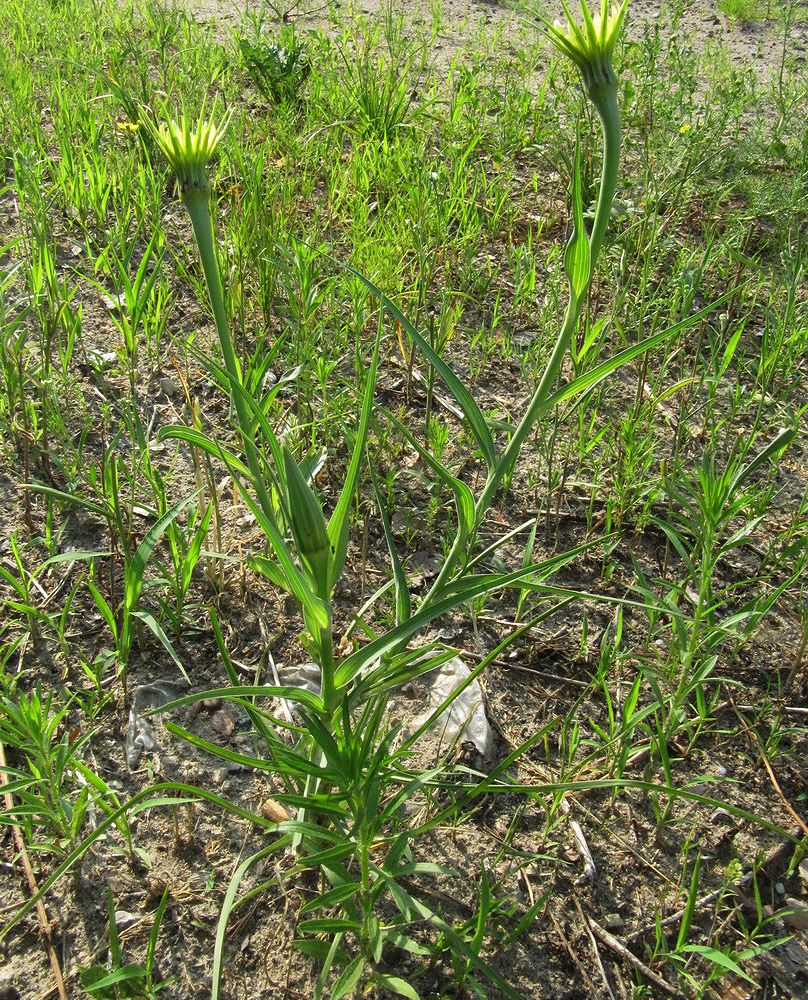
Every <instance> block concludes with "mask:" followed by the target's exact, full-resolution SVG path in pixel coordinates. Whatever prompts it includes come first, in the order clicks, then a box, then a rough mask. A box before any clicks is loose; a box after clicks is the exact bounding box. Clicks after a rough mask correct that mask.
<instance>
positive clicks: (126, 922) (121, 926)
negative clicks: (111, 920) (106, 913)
mask: <svg viewBox="0 0 808 1000" xmlns="http://www.w3.org/2000/svg"><path fill="white" fill-rule="evenodd" d="M138 920H140V917H139V916H138V915H137V914H136V913H130V912H129V911H128V910H116V911H115V926H116V927H117V928H118V930H119V931H125V930H126V928H127V927H131V926H132V924H136V923H137V922H138Z"/></svg>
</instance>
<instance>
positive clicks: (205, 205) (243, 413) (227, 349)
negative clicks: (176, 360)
mask: <svg viewBox="0 0 808 1000" xmlns="http://www.w3.org/2000/svg"><path fill="white" fill-rule="evenodd" d="M182 200H183V202H184V203H185V207H186V209H187V210H188V215H189V216H190V218H191V225H192V226H193V228H194V236H195V237H196V245H197V247H198V248H199V259H200V260H201V262H202V270H203V271H204V272H205V281H206V284H207V286H208V294H209V296H210V304H211V307H212V309H213V319H214V321H215V323H216V332H217V333H218V334H219V343H220V344H221V347H222V356H223V358H224V367H225V370H226V372H227V377H228V378H229V380H230V382H231V383H232V384H234V385H235V384H238V385H239V386H240V385H242V382H241V367H240V365H239V363H238V359H237V358H236V352H235V350H234V348H233V340H232V338H231V337H230V328H229V327H228V324H227V314H226V312H225V308H224V292H223V289H222V279H221V276H220V275H219V265H218V263H217V261H216V251H215V249H214V244H213V229H212V226H211V220H210V192H209V191H206V190H205V189H204V188H198V187H191V188H189V189H188V190H187V191H184V192H183V195H182ZM230 398H231V399H232V400H233V405H234V406H235V409H236V416H237V417H238V422H239V429H240V430H241V437H242V440H243V442H244V455H245V457H246V459H247V467H248V468H249V470H250V472H251V473H252V479H253V486H254V487H255V492H256V494H257V496H258V499H259V501H260V503H261V508H262V510H263V511H264V513H265V514H266V515H267V516H269V517H272V516H273V508H272V501H271V499H270V496H269V492H268V491H267V488H266V484H265V482H264V476H263V472H262V470H261V461H260V459H259V456H258V449H257V448H256V447H255V442H254V441H253V439H252V437H251V435H250V427H251V426H252V419H251V417H250V413H249V410H248V409H247V406H246V405H245V402H244V400H243V398H242V397H241V395H240V394H239V393H237V392H234V391H232V390H231V392H230ZM273 520H274V517H273Z"/></svg>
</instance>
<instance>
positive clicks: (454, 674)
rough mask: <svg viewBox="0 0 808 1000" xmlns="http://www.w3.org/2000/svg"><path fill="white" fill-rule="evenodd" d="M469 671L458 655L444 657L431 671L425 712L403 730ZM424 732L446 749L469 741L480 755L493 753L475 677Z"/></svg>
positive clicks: (429, 710)
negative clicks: (440, 663)
mask: <svg viewBox="0 0 808 1000" xmlns="http://www.w3.org/2000/svg"><path fill="white" fill-rule="evenodd" d="M470 674H471V671H470V670H469V668H468V667H467V666H466V664H465V663H464V662H463V661H462V660H461V659H460V657H459V656H453V657H452V659H451V660H447V661H446V663H444V664H443V665H442V666H441V667H439V668H438V669H437V670H436V671H435V672H434V673H433V674H431V675H430V676H431V677H432V686H431V687H430V689H429V704H428V706H427V708H426V710H425V711H423V712H422V713H421V714H420V715H418V716H416V717H415V718H414V719H412V720H411V721H410V723H409V724H408V726H407V729H408V730H409V731H410V732H415V730H416V729H418V728H419V727H420V726H422V725H423V724H424V723H425V722H426V720H427V719H428V718H429V716H430V715H431V714H432V713H433V712H434V711H435V709H436V708H437V707H438V705H440V704H442V703H443V702H444V701H445V700H446V699H447V698H448V697H449V696H450V695H451V693H452V692H453V691H455V690H456V689H457V688H458V687H459V686H460V685H461V684H462V683H463V682H464V681H465V680H466V679H467V678H468V677H469V675H470ZM426 735H427V736H430V737H432V739H436V740H439V741H440V743H441V744H442V745H443V746H444V747H446V748H447V749H448V748H449V747H451V746H453V745H454V744H455V743H461V742H464V741H468V742H470V743H473V744H474V746H475V747H476V748H477V751H478V752H479V753H481V754H482V755H483V757H490V756H491V754H492V753H493V752H494V745H495V740H494V733H493V730H492V729H491V724H490V723H489V721H488V716H487V715H486V714H485V701H484V699H483V690H482V688H481V687H480V684H479V681H477V679H476V678H475V679H474V680H473V681H472V682H471V684H469V685H468V687H466V688H465V689H464V690H463V691H461V692H460V694H459V695H458V696H457V697H456V698H455V700H454V701H453V702H452V703H451V705H449V707H448V708H447V709H446V710H445V711H444V712H442V713H441V714H440V715H439V716H438V717H437V719H435V721H434V722H433V723H432V725H431V726H430V727H429V729H427V731H426Z"/></svg>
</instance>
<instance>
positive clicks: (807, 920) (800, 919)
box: [783, 896, 808, 931]
mask: <svg viewBox="0 0 808 1000" xmlns="http://www.w3.org/2000/svg"><path fill="white" fill-rule="evenodd" d="M785 903H786V906H787V907H788V908H789V910H792V911H793V912H791V913H789V914H785V915H784V916H783V920H784V922H785V923H787V924H788V926H789V927H792V928H794V930H797V931H804V930H806V929H808V907H806V905H805V903H801V902H800V901H799V900H798V899H790V898H789V897H788V896H786V900H785Z"/></svg>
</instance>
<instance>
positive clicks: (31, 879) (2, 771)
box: [0, 741, 68, 1000]
mask: <svg viewBox="0 0 808 1000" xmlns="http://www.w3.org/2000/svg"><path fill="white" fill-rule="evenodd" d="M6 766H7V765H6V748H5V746H4V745H3V743H2V741H0V787H3V788H4V787H5V786H6V785H7V784H8V783H9V782H8V776H7V774H6ZM3 803H4V805H5V807H6V809H7V810H11V809H13V808H14V800H13V799H12V797H11V794H10V793H9V792H4V793H3ZM11 834H12V836H13V838H14V844H15V846H16V848H17V856H18V857H19V859H20V861H21V862H22V867H23V871H24V872H25V878H26V880H27V882H28V889H29V891H30V893H31V895H32V896H36V894H37V893H38V892H39V886H38V885H37V881H36V876H35V875H34V869H33V868H32V867H31V859H30V858H29V857H28V851H27V850H26V848H25V841H24V840H23V836H22V831H21V830H20V828H19V827H18V826H17V824H16V823H12V824H11ZM36 915H37V919H38V921H39V929H40V931H41V932H42V937H43V938H44V940H45V950H46V951H47V953H48V959H49V960H50V964H51V969H52V970H53V978H54V980H55V984H56V985H55V989H56V992H57V993H58V994H59V998H60V1000H68V998H67V990H66V989H65V981H64V977H63V976H62V968H61V966H60V965H59V958H58V956H57V954H56V948H55V947H54V944H53V934H52V930H51V923H50V920H49V919H48V914H47V911H46V910H45V905H44V903H43V902H42V900H41V899H40V900H37V903H36ZM51 992H52V991H51Z"/></svg>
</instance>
